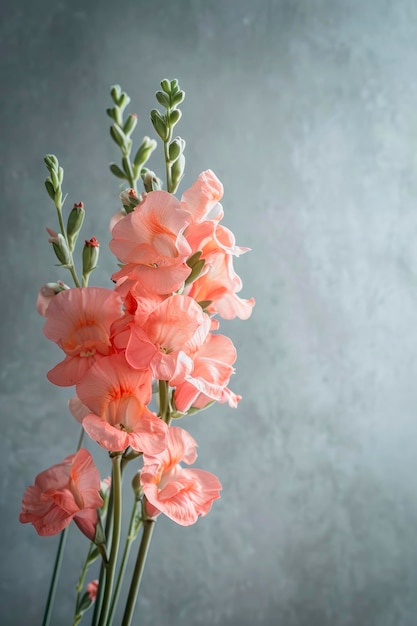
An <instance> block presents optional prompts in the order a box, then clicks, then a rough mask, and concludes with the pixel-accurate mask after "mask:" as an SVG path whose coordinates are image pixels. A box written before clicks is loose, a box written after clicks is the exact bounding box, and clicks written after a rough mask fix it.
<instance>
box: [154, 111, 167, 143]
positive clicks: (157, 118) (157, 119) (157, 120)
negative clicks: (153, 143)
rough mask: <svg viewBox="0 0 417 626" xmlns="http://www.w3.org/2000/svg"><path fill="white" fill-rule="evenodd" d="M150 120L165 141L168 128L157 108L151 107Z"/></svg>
mask: <svg viewBox="0 0 417 626" xmlns="http://www.w3.org/2000/svg"><path fill="white" fill-rule="evenodd" d="M151 122H152V124H153V127H154V129H155V130H156V132H157V133H158V135H159V136H160V138H161V139H162V141H166V140H167V139H168V128H167V125H166V121H165V120H164V118H163V117H162V115H161V114H160V112H159V111H158V110H157V109H152V111H151Z"/></svg>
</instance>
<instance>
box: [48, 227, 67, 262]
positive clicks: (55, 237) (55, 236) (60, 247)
mask: <svg viewBox="0 0 417 626" xmlns="http://www.w3.org/2000/svg"><path fill="white" fill-rule="evenodd" d="M46 230H47V231H48V234H49V235H50V237H49V239H48V241H49V243H51V244H52V247H53V249H54V252H55V256H56V258H57V259H58V261H59V262H60V263H61V265H64V266H68V265H71V253H70V251H69V248H68V246H67V242H66V241H65V238H64V236H63V235H61V233H57V232H56V231H55V230H52V229H51V228H47V229H46Z"/></svg>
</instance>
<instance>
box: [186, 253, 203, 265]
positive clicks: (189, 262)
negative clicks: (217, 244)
mask: <svg viewBox="0 0 417 626" xmlns="http://www.w3.org/2000/svg"><path fill="white" fill-rule="evenodd" d="M202 254H203V253H202V252H201V250H197V252H194V254H192V255H191V256H190V257H189V258H188V259H187V261H186V263H187V265H188V267H191V268H193V267H194V265H195V264H196V263H197V261H198V260H199V259H200V257H201V255H202Z"/></svg>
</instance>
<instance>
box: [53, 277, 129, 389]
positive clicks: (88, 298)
mask: <svg viewBox="0 0 417 626" xmlns="http://www.w3.org/2000/svg"><path fill="white" fill-rule="evenodd" d="M122 315H123V310H122V298H121V297H120V295H118V294H117V293H115V292H113V291H111V290H110V289H104V288H102V287H84V288H78V289H68V290H66V291H62V292H61V293H58V294H57V295H56V296H54V298H53V299H52V300H51V302H50V303H49V306H48V308H47V310H46V312H45V317H46V323H45V326H44V329H43V332H44V334H45V335H46V337H48V339H51V340H52V341H55V343H57V344H58V346H59V347H60V348H61V349H62V350H63V351H64V352H65V354H66V357H65V359H64V360H63V361H61V363H58V365H56V366H55V367H54V368H53V369H51V370H50V371H49V372H48V374H47V376H48V379H49V380H50V381H51V382H52V383H54V384H55V385H59V386H61V387H67V386H71V385H74V384H76V383H77V382H78V381H79V380H81V378H82V377H83V376H84V374H85V373H86V372H87V370H88V369H89V368H90V367H91V366H92V365H93V363H94V362H95V361H96V360H97V359H99V358H102V357H104V356H107V355H109V354H112V352H114V350H113V347H112V345H111V342H110V327H111V324H112V323H113V322H114V320H116V319H117V318H119V317H121V316H122Z"/></svg>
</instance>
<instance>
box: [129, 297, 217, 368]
mask: <svg viewBox="0 0 417 626" xmlns="http://www.w3.org/2000/svg"><path fill="white" fill-rule="evenodd" d="M210 323H211V322H210V318H209V316H208V315H207V314H206V313H204V312H203V310H202V308H201V307H200V305H199V304H197V303H196V301H195V300H193V299H192V298H189V297H188V296H181V295H173V296H170V297H169V298H167V299H166V300H163V301H162V302H161V303H160V304H159V305H158V306H157V307H156V308H155V309H154V310H153V311H152V312H151V313H150V314H149V315H148V317H147V318H146V320H145V321H144V323H143V324H142V325H141V326H139V325H132V327H131V333H130V338H129V341H128V344H127V347H126V359H127V361H128V362H129V363H130V364H131V365H132V367H135V368H138V369H144V368H147V367H150V368H151V370H152V374H153V376H154V378H157V379H159V380H170V379H171V378H172V377H173V376H174V374H175V373H176V370H177V368H178V367H180V369H181V370H182V371H183V373H185V371H187V370H188V369H189V367H190V366H192V363H191V361H190V359H188V358H187V355H188V354H190V353H194V352H195V351H196V350H198V348H199V347H200V346H201V345H202V343H203V342H204V340H205V339H206V337H207V335H208V333H209V331H210ZM177 373H178V372H177Z"/></svg>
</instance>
